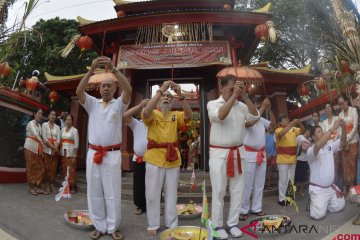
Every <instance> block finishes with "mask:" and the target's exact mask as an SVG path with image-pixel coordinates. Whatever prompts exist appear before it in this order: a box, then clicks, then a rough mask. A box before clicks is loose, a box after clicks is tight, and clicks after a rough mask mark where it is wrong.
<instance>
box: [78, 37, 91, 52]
mask: <svg viewBox="0 0 360 240" xmlns="http://www.w3.org/2000/svg"><path fill="white" fill-rule="evenodd" d="M77 45H78V47H79V48H80V49H81V51H85V50H86V49H90V48H91V47H92V45H93V41H92V39H91V38H90V37H89V36H82V37H79V38H78V40H77Z"/></svg>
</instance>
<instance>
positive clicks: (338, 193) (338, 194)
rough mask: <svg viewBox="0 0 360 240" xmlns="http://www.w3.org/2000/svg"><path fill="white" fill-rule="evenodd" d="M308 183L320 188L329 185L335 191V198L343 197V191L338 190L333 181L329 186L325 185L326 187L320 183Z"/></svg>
mask: <svg viewBox="0 0 360 240" xmlns="http://www.w3.org/2000/svg"><path fill="white" fill-rule="evenodd" d="M310 185H313V186H316V187H320V188H329V187H331V188H332V189H333V190H334V191H335V192H336V197H337V198H342V197H344V193H343V192H342V191H340V189H339V188H338V187H337V186H336V185H335V184H334V183H333V184H331V185H330V186H327V187H324V186H320V185H317V184H315V183H310Z"/></svg>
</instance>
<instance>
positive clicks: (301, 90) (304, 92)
mask: <svg viewBox="0 0 360 240" xmlns="http://www.w3.org/2000/svg"><path fill="white" fill-rule="evenodd" d="M309 91H310V89H309V87H308V86H306V85H301V86H300V87H299V92H298V93H299V95H300V96H307V95H309Z"/></svg>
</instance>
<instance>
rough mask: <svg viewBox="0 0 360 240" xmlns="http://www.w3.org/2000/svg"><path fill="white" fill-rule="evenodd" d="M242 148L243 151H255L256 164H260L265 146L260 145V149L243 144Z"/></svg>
mask: <svg viewBox="0 0 360 240" xmlns="http://www.w3.org/2000/svg"><path fill="white" fill-rule="evenodd" d="M244 148H245V151H248V152H257V155H256V163H257V164H258V165H260V164H261V163H262V162H263V160H264V157H265V154H264V152H265V150H266V148H265V147H262V148H260V149H256V148H253V147H250V146H247V145H244Z"/></svg>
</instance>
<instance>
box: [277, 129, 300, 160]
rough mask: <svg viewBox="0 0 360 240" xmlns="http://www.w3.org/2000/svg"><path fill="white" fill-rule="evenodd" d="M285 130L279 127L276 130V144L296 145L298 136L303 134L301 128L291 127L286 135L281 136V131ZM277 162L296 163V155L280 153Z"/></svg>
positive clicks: (283, 145)
mask: <svg viewBox="0 0 360 240" xmlns="http://www.w3.org/2000/svg"><path fill="white" fill-rule="evenodd" d="M282 130H283V128H282V127H279V128H277V129H276V130H275V137H276V146H277V147H296V146H297V142H296V137H297V136H299V135H300V134H301V130H300V128H295V127H293V128H291V129H290V130H289V131H287V133H285V135H284V136H283V137H282V138H280V137H279V133H280V132H281V131H282ZM276 163H296V155H288V154H278V155H277V157H276Z"/></svg>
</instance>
